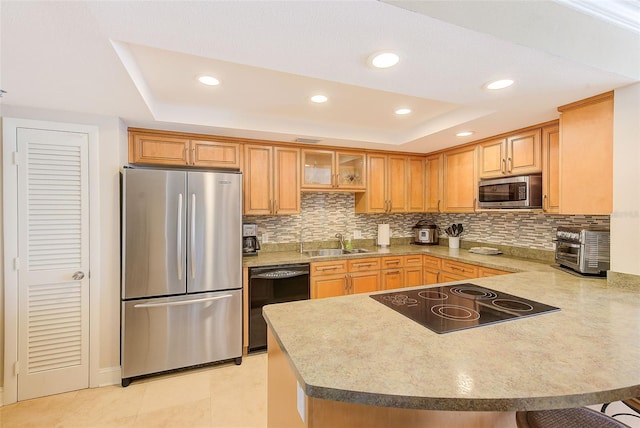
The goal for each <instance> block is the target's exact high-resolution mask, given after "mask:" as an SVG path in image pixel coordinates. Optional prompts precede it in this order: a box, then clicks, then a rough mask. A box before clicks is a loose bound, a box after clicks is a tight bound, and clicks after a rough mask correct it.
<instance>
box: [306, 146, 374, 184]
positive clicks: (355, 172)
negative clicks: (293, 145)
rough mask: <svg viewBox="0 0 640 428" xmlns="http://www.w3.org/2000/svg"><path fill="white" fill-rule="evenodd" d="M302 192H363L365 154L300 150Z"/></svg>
mask: <svg viewBox="0 0 640 428" xmlns="http://www.w3.org/2000/svg"><path fill="white" fill-rule="evenodd" d="M302 169H303V178H302V190H322V191H327V190H346V191H363V190H365V184H366V183H365V177H366V172H365V154H364V153H355V152H343V151H333V150H306V149H303V150H302Z"/></svg>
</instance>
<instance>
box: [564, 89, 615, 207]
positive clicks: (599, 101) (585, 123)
mask: <svg viewBox="0 0 640 428" xmlns="http://www.w3.org/2000/svg"><path fill="white" fill-rule="evenodd" d="M558 111H559V112H560V164H559V169H560V174H559V175H560V213H561V214H605V215H607V214H611V212H612V210H613V92H607V93H605V94H601V95H598V96H595V97H591V98H588V99H585V100H582V101H579V102H576V103H573V104H569V105H565V106H561V107H558Z"/></svg>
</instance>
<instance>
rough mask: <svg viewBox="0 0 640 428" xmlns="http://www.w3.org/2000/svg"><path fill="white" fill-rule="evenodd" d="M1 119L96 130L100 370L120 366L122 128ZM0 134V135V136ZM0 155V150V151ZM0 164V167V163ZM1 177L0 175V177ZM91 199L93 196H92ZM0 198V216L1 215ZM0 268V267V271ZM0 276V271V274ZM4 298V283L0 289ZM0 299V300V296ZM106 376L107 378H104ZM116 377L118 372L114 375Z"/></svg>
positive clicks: (78, 119)
mask: <svg viewBox="0 0 640 428" xmlns="http://www.w3.org/2000/svg"><path fill="white" fill-rule="evenodd" d="M2 116H3V117H12V118H20V119H32V120H43V121H51V122H66V123H75V124H83V125H93V126H97V127H98V133H99V135H98V139H99V148H98V161H99V164H100V170H99V180H100V184H99V186H100V194H99V195H98V196H99V198H100V259H101V260H100V278H99V279H100V281H99V283H100V290H99V292H100V302H101V309H100V337H99V346H100V369H103V370H106V371H109V369H112V368H113V369H115V368H119V365H120V332H119V326H120V309H119V308H120V305H119V303H120V278H119V275H120V235H119V234H120V214H119V209H120V205H119V201H120V190H119V171H120V168H121V166H122V165H123V162H126V155H127V150H126V147H127V137H126V127H125V126H124V125H123V124H122V122H121V121H120V119H119V118H117V117H107V116H96V115H87V114H83V113H70V112H61V111H51V110H41V109H31V108H24V107H15V106H6V105H3V106H2ZM0 135H1V134H0ZM0 152H1V151H0ZM0 165H2V164H1V163H0ZM0 177H1V174H0ZM92 196H93V195H92ZM1 204H2V199H1V198H0V213H1V212H2V206H1ZM0 224H1V223H0ZM0 269H1V268H0ZM0 273H2V272H0ZM0 291H1V293H0V296H2V295H4V282H3V283H2V288H1V289H0ZM0 299H1V297H0ZM0 303H2V305H1V306H0V335H2V332H4V303H3V302H2V300H0ZM0 337H1V336H0ZM0 345H1V346H0V370H2V367H3V359H4V340H2V342H0ZM107 376H108V375H107ZM118 376H119V373H118ZM2 379H3V376H2V373H0V384H1V383H2Z"/></svg>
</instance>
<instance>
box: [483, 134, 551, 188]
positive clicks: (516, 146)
mask: <svg viewBox="0 0 640 428" xmlns="http://www.w3.org/2000/svg"><path fill="white" fill-rule="evenodd" d="M540 140H541V131H540V128H538V129H534V130H531V131H526V132H522V133H519V134H515V135H508V136H506V137H504V138H498V139H494V140H489V141H485V142H482V143H479V144H478V175H479V177H480V178H488V177H499V176H502V175H519V174H529V173H532V172H540V171H542V145H541V141H540Z"/></svg>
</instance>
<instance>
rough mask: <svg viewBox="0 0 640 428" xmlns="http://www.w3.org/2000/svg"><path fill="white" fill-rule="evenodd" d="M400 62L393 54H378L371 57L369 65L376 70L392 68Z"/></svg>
mask: <svg viewBox="0 0 640 428" xmlns="http://www.w3.org/2000/svg"><path fill="white" fill-rule="evenodd" d="M398 61H400V57H399V56H398V55H396V54H394V53H393V52H380V53H376V54H373V55H372V56H371V60H370V62H371V65H373V66H374V67H376V68H389V67H393V66H394V65H396V64H397V63H398Z"/></svg>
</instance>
